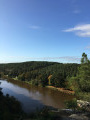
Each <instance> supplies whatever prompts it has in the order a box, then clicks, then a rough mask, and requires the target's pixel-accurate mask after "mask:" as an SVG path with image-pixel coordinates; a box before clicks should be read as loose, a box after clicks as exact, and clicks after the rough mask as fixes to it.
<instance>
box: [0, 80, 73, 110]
mask: <svg viewBox="0 0 90 120" xmlns="http://www.w3.org/2000/svg"><path fill="white" fill-rule="evenodd" d="M0 81H1V82H2V84H1V87H2V88H3V90H2V91H3V93H4V94H6V93H8V94H10V95H13V96H14V97H16V98H17V99H18V100H20V101H21V103H22V104H23V105H22V106H23V109H24V110H25V111H33V110H35V109H36V108H41V107H43V106H44V105H47V106H52V107H54V108H64V100H70V99H72V98H74V96H72V95H67V94H64V93H61V92H59V91H55V90H51V89H49V88H42V87H36V86H31V85H29V84H27V83H24V82H20V81H12V80H11V81H5V80H0Z"/></svg>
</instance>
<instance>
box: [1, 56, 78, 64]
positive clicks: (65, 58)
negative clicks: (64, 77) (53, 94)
mask: <svg viewBox="0 0 90 120" xmlns="http://www.w3.org/2000/svg"><path fill="white" fill-rule="evenodd" d="M5 58H7V56H3V57H2V60H0V63H8V61H9V62H11V61H12V62H18V61H19V62H20V61H21V62H22V61H61V62H65V63H80V58H79V57H77V56H76V57H75V56H63V57H25V56H8V60H6V61H3V59H5Z"/></svg>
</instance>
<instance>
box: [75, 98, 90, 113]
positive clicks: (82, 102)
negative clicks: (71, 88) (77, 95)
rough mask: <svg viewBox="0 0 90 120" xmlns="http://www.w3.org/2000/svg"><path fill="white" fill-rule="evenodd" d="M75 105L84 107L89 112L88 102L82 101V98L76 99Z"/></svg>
mask: <svg viewBox="0 0 90 120" xmlns="http://www.w3.org/2000/svg"><path fill="white" fill-rule="evenodd" d="M77 105H78V106H79V107H80V108H82V109H85V110H86V111H88V112H90V102H87V101H83V100H77Z"/></svg>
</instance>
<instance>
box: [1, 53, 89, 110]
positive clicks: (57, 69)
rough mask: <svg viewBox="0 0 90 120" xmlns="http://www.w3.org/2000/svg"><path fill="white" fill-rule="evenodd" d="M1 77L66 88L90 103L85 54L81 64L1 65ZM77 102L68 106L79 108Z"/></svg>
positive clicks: (34, 63) (78, 97) (26, 63)
mask: <svg viewBox="0 0 90 120" xmlns="http://www.w3.org/2000/svg"><path fill="white" fill-rule="evenodd" d="M0 77H2V78H3V77H5V78H8V79H14V80H20V81H24V82H27V83H29V84H33V85H37V86H42V87H45V86H54V87H58V88H64V90H70V91H74V92H75V95H76V98H77V99H82V100H86V101H89V102H90V61H89V59H88V57H87V55H86V54H85V53H83V54H82V58H81V64H74V63H73V64H62V63H56V62H34V61H32V62H24V63H9V64H0ZM75 101H76V100H74V102H68V104H67V105H68V106H69V107H70V106H71V108H73V106H75V107H77V105H76V103H75ZM70 104H72V105H70Z"/></svg>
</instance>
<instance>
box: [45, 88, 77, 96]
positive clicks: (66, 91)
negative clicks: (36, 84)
mask: <svg viewBox="0 0 90 120" xmlns="http://www.w3.org/2000/svg"><path fill="white" fill-rule="evenodd" d="M46 87H47V88H50V89H53V90H58V91H60V92H63V93H66V94H71V95H74V94H75V92H74V91H70V90H66V89H64V88H57V87H54V86H46Z"/></svg>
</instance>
